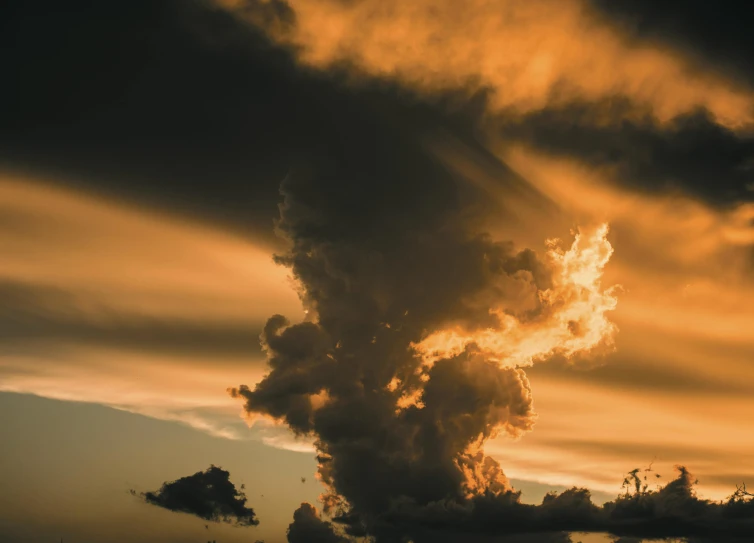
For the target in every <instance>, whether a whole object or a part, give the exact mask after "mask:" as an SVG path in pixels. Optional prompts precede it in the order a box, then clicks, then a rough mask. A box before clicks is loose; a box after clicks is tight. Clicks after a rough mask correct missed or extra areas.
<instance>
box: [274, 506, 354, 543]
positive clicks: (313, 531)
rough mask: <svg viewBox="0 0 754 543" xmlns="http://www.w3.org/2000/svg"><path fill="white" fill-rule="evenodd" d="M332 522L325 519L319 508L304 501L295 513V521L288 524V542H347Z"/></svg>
mask: <svg viewBox="0 0 754 543" xmlns="http://www.w3.org/2000/svg"><path fill="white" fill-rule="evenodd" d="M347 541H348V540H347V539H346V538H345V537H342V536H340V535H338V534H337V533H336V532H335V530H334V529H333V526H332V524H331V523H330V522H327V521H323V520H322V519H321V518H320V516H319V513H318V512H317V509H316V508H315V507H314V506H313V505H311V504H308V503H302V504H301V506H300V507H299V508H298V509H296V511H295V512H294V513H293V522H292V523H291V524H290V526H288V543H346V542H347Z"/></svg>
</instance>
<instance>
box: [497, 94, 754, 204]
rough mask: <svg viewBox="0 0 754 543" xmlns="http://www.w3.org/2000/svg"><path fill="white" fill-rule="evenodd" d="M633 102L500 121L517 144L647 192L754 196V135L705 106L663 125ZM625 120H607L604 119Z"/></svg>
mask: <svg viewBox="0 0 754 543" xmlns="http://www.w3.org/2000/svg"><path fill="white" fill-rule="evenodd" d="M633 110H635V106H634V105H632V104H631V103H630V102H628V101H626V100H623V99H618V98H616V99H615V100H614V101H610V102H603V103H574V104H571V105H569V106H565V107H561V108H555V107H551V108H546V109H543V110H540V111H536V112H533V113H530V114H527V115H523V116H521V117H517V118H513V119H501V120H500V123H501V129H500V130H501V132H502V134H503V135H504V136H505V137H508V138H510V139H511V140H513V141H524V142H526V143H528V144H530V145H533V146H534V147H535V148H538V149H542V150H544V151H546V152H549V153H552V154H554V155H560V156H562V157H566V158H575V159H581V160H583V161H584V162H586V163H588V164H590V165H594V166H604V167H610V168H613V169H614V171H615V173H616V176H617V178H618V180H619V181H621V182H622V183H624V184H625V185H626V186H627V187H629V188H633V189H637V190H641V191H649V192H656V191H683V192H687V193H691V194H692V195H693V196H696V197H700V198H703V199H705V200H707V201H710V202H713V203H716V204H724V203H729V202H733V201H738V200H741V199H751V198H754V136H752V135H746V134H737V133H735V132H733V131H731V130H729V129H727V128H725V127H723V126H720V125H719V124H716V123H715V122H714V121H713V120H712V119H711V118H710V116H709V114H708V113H707V112H705V111H703V110H700V111H698V112H696V113H693V114H688V115H683V116H680V117H677V118H676V119H674V120H673V121H671V122H669V123H665V124H664V125H659V124H658V123H657V122H656V120H655V119H654V118H653V117H652V116H651V114H650V113H649V112H648V111H647V112H646V114H644V115H636V116H633V117H632V116H630V115H627V114H626V113H627V112H631V111H633ZM623 117H625V119H624V120H622V121H621V122H616V123H612V122H605V119H606V118H612V119H621V118H623Z"/></svg>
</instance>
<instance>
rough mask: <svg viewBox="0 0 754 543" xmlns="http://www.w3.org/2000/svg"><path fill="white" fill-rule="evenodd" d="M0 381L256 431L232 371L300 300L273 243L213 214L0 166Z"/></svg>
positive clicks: (227, 430)
mask: <svg viewBox="0 0 754 543" xmlns="http://www.w3.org/2000/svg"><path fill="white" fill-rule="evenodd" d="M0 216H1V217H2V219H1V220H2V221H3V225H4V227H3V228H2V229H1V230H0V245H2V247H3V261H4V265H3V267H2V270H0V293H1V296H2V299H3V301H4V302H3V304H2V308H1V309H0V344H1V346H2V349H1V350H0V390H2V391H11V392H21V393H31V394H37V395H40V396H46V397H50V398H56V399H64V400H72V401H87V402H96V403H102V404H105V405H109V406H112V407H116V408H119V409H125V410H128V411H132V412H137V413H142V414H145V415H149V416H152V417H157V418H161V419H167V420H178V421H182V422H184V423H185V424H189V425H191V426H192V427H194V428H197V429H200V430H202V431H207V432H209V433H212V434H213V435H219V436H224V437H231V436H232V437H234V438H239V437H240V436H242V435H247V434H248V432H245V428H244V427H243V424H238V422H239V421H238V419H237V413H238V408H237V406H236V405H234V404H233V402H232V401H231V400H230V399H228V398H227V397H225V395H224V390H225V389H226V388H227V383H228V381H229V380H231V382H232V381H233V380H236V379H239V378H240V377H241V376H244V375H248V374H249V371H252V372H253V371H254V361H255V360H256V361H257V362H258V363H257V369H258V374H259V377H261V376H262V372H263V367H262V364H261V359H262V354H261V352H260V350H259V343H258V336H259V329H261V327H262V325H263V323H264V320H265V318H266V317H267V316H268V314H269V312H270V311H272V310H273V309H276V308H279V307H280V304H284V305H287V304H291V307H292V308H293V307H297V308H298V309H295V310H293V312H294V314H295V313H299V314H300V313H301V312H302V311H303V310H302V309H301V306H300V303H299V302H298V300H297V298H296V294H295V292H294V290H293V288H292V287H291V285H290V283H289V281H288V278H287V276H286V272H285V270H282V269H281V268H279V267H278V266H276V265H275V264H274V262H273V261H272V254H271V250H270V249H268V248H267V247H265V246H263V245H260V244H257V243H254V242H251V241H249V240H247V239H245V238H244V237H243V236H240V235H238V234H231V233H228V232H225V231H223V230H221V229H218V228H216V227H212V226H209V225H206V224H202V223H197V222H193V221H188V220H185V219H180V218H176V217H175V216H171V215H170V214H168V213H155V212H151V213H150V212H148V211H145V210H144V209H139V208H137V207H135V206H129V205H127V204H124V203H122V202H117V201H114V200H112V199H104V198H98V197H94V196H91V195H87V194H84V193H82V192H80V191H77V190H71V189H63V188H59V187H55V186H52V185H50V184H48V183H45V182H44V181H42V180H40V179H37V178H29V177H24V176H13V175H10V174H8V173H7V172H0Z"/></svg>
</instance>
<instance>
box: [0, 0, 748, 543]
mask: <svg viewBox="0 0 754 543" xmlns="http://www.w3.org/2000/svg"><path fill="white" fill-rule="evenodd" d="M261 5H262V4H261V3H260V4H256V3H253V2H252V3H249V7H250V9H262V8H261V7H260V6H261ZM268 5H269V4H268ZM623 5H626V6H627V5H628V4H627V3H624V4H623ZM634 5H635V6H641V5H644V6H647V7H645V8H642V9H644V10H645V11H643V12H642V13H649V11H648V10H650V9H651V8H650V7H648V6H649V4H643V3H637V4H634ZM272 6H273V9H272V10H271V11H267V12H265V13H264V17H263V18H264V19H265V20H266V24H268V25H273V24H282V25H285V24H295V14H291V13H290V11H288V10H287V9H285V6H284V5H282V4H280V3H275V4H273V5H272ZM0 9H1V10H2V11H0V25H1V26H0V40H2V42H0V51H1V52H0V60H2V65H3V66H4V71H5V73H6V76H7V79H9V80H12V81H14V82H15V83H16V84H14V85H4V86H3V87H2V90H0V93H1V94H0V104H1V105H0V117H2V118H3V123H0V160H2V161H3V162H4V163H6V164H10V165H13V166H18V167H24V168H31V167H34V168H40V169H47V170H50V171H52V172H54V173H60V174H65V175H69V176H72V177H81V178H82V179H83V180H84V181H85V182H86V183H87V184H88V186H94V187H96V188H98V189H101V190H104V191H108V192H115V193H118V194H125V195H129V196H134V195H137V196H138V197H139V198H140V199H144V200H150V201H157V202H159V203H166V204H169V205H170V206H172V207H174V208H178V209H182V210H186V211H193V212H198V213H201V214H205V215H210V216H212V217H213V218H214V219H215V220H230V221H231V222H233V223H234V224H239V223H240V224H243V225H246V226H248V225H252V226H253V227H255V228H259V229H262V230H267V229H268V228H269V226H270V225H271V221H272V218H273V215H274V214H275V205H276V202H277V199H278V182H279V180H280V179H282V178H285V181H284V183H283V185H282V192H283V196H284V203H283V204H282V207H281V210H280V221H279V223H278V229H279V231H280V232H281V233H282V235H283V237H284V238H285V239H286V240H287V241H288V242H289V243H290V249H289V250H288V251H287V252H285V253H284V254H282V255H281V256H280V257H279V262H280V263H281V264H283V265H286V266H288V267H290V268H291V269H292V270H293V272H294V274H295V276H296V278H297V279H298V280H299V282H300V283H301V288H302V297H303V299H304V301H305V303H306V304H307V305H308V307H309V308H310V309H311V311H312V314H313V315H315V314H316V320H312V321H310V322H305V323H300V324H291V323H289V322H288V321H287V320H286V319H285V317H282V316H274V317H272V318H271V319H270V320H269V322H268V323H267V325H266V327H265V329H264V333H263V336H262V339H263V344H264V347H265V348H266V349H267V352H268V355H269V362H270V370H271V371H270V373H269V375H268V376H267V377H266V378H265V379H264V380H263V381H262V382H261V383H260V384H259V385H257V386H256V387H255V388H253V389H251V388H249V387H243V386H241V387H239V388H238V389H234V390H233V394H234V395H235V396H238V397H241V398H243V400H244V401H245V405H246V409H247V411H248V412H249V414H252V415H253V414H262V415H267V416H270V417H273V418H276V419H278V420H283V421H284V422H285V423H287V424H288V426H290V427H291V428H292V429H293V430H294V431H295V432H296V433H299V434H307V435H310V436H313V437H315V438H316V439H317V448H318V450H319V456H318V460H319V476H320V478H321V480H322V481H323V482H324V483H325V485H326V486H327V488H328V494H327V495H326V496H325V498H324V503H325V506H326V509H327V511H328V512H329V513H332V514H333V515H335V519H334V520H337V521H338V522H334V523H333V524H328V523H327V522H325V521H323V520H322V519H321V518H319V516H318V514H317V512H316V510H314V509H313V508H312V507H311V506H308V505H306V504H304V505H302V506H301V508H299V509H298V510H297V511H296V513H295V515H294V523H293V524H292V525H291V527H290V530H289V540H290V541H291V542H295V541H318V540H319V541H333V542H339V541H344V537H345V536H342V535H339V534H338V533H336V532H337V529H336V525H337V526H340V527H342V529H343V530H344V531H345V532H346V533H347V534H350V535H351V536H357V535H361V534H364V533H370V534H373V535H375V536H376V537H377V538H378V539H379V540H380V541H403V540H404V538H406V537H411V538H413V540H414V541H415V542H417V543H418V542H422V541H426V542H429V541H432V542H437V541H458V540H463V541H472V539H471V538H472V537H474V538H476V539H478V540H480V541H484V540H488V541H493V540H495V539H496V538H497V539H498V540H499V539H500V537H502V535H501V534H510V533H517V532H519V533H522V534H528V533H530V532H553V531H554V532H556V534H555V535H552V536H549V535H548V536H544V535H542V536H540V535H537V537H540V538H542V537H552V538H553V540H554V541H558V540H560V541H566V540H567V536H564V535H562V533H561V532H563V531H571V530H588V531H610V532H612V533H616V534H625V535H628V536H671V535H685V536H708V535H711V534H719V535H720V537H722V536H725V535H731V536H734V535H738V534H745V533H748V532H747V531H746V530H750V529H751V516H752V511H751V502H744V501H741V500H739V501H735V500H734V501H731V502H727V503H726V504H723V505H718V504H710V503H708V502H704V501H702V500H699V499H698V498H696V497H695V496H694V495H693V492H692V485H691V481H690V479H689V476H688V474H687V473H686V472H681V476H680V477H679V478H678V479H677V480H676V481H674V482H672V483H670V484H669V485H668V486H666V487H665V488H664V489H663V490H662V491H659V492H656V493H650V494H647V493H639V494H638V495H635V496H627V497H624V498H621V499H619V500H616V501H615V502H612V503H610V504H607V505H606V506H605V507H603V508H598V507H596V506H595V505H593V504H592V503H591V499H590V496H589V494H588V492H587V491H585V490H579V489H572V490H569V491H566V492H564V493H562V494H560V495H558V496H549V497H548V498H546V499H545V501H544V502H543V503H542V504H541V505H540V506H528V505H524V504H521V503H520V500H519V496H518V494H516V493H515V492H513V491H512V489H511V488H510V485H509V483H508V481H507V479H506V477H505V475H504V473H503V471H502V469H501V467H500V466H499V465H498V464H497V463H496V462H495V461H493V460H492V459H490V458H489V457H485V455H484V453H483V451H482V449H481V448H480V447H479V445H480V444H481V443H483V442H484V440H485V439H487V438H489V437H491V436H493V435H495V434H496V433H498V432H501V431H504V432H508V433H510V434H512V435H520V434H521V433H524V432H526V431H528V430H529V429H530V428H531V427H532V424H533V422H534V420H535V416H534V406H533V400H532V395H531V390H530V386H529V382H528V379H527V376H526V374H525V373H524V372H523V370H521V369H520V368H501V367H499V366H498V365H497V364H496V363H494V362H492V361H490V360H487V359H485V358H484V356H483V355H482V354H481V353H479V352H478V350H476V349H475V347H474V346H473V345H472V346H471V347H470V348H468V349H467V350H466V351H465V352H463V353H461V354H460V355H458V356H455V357H452V358H446V359H442V360H439V361H438V362H437V363H436V364H435V365H434V366H433V367H432V368H431V369H426V370H422V366H421V360H420V359H419V358H418V357H417V356H415V355H414V354H413V353H412V351H411V350H410V348H409V347H410V345H411V343H412V342H416V341H420V340H421V339H422V338H423V337H425V335H426V333H427V332H428V331H432V330H436V329H438V328H441V327H443V326H446V325H461V326H463V327H465V328H468V329H480V328H484V327H486V326H488V325H489V324H490V319H491V318H492V317H491V315H490V314H489V311H488V310H489V308H490V306H491V305H493V304H494V305H499V306H503V307H505V309H506V310H508V312H510V313H512V314H516V315H517V316H518V317H519V318H521V319H532V320H536V319H537V318H538V317H539V316H540V315H541V312H543V311H544V310H545V309H544V308H542V307H541V306H540V305H539V304H538V303H537V298H536V292H537V291H539V290H542V289H544V288H546V287H547V286H548V284H549V282H550V277H549V270H548V269H547V267H546V266H545V265H544V264H543V263H542V262H541V261H540V259H539V258H538V257H537V255H535V254H534V253H533V252H532V251H529V250H523V251H521V250H518V249H515V248H513V247H512V246H511V245H510V244H507V243H502V242H497V241H493V240H491V239H490V238H488V237H486V236H485V235H483V234H482V232H481V229H480V222H479V220H480V218H481V217H483V216H484V215H485V214H486V213H489V212H490V211H492V210H493V209H494V205H495V204H494V203H492V202H490V201H489V199H488V198H486V197H485V196H484V195H482V194H480V193H478V192H476V190H475V189H473V188H472V187H470V186H467V185H465V184H463V183H459V177H460V176H459V175H457V174H456V173H454V172H451V171H449V170H448V168H446V167H445V166H444V165H442V164H440V163H439V162H438V161H437V160H436V158H435V157H434V156H432V155H431V154H429V153H427V151H426V149H425V148H424V147H423V146H421V145H420V144H419V143H418V140H419V137H420V136H422V135H424V134H425V133H427V132H432V131H434V130H437V129H440V128H442V129H447V130H449V131H451V132H453V133H454V135H455V136H456V137H459V138H460V139H461V140H462V141H463V142H465V144H466V145H468V146H470V147H472V148H473V149H474V150H475V151H476V152H479V153H484V149H483V148H480V147H482V146H481V145H480V144H479V143H478V142H477V141H476V140H475V139H474V137H473V136H474V134H475V133H476V129H479V128H480V124H481V120H482V119H484V120H485V121H486V122H487V123H491V125H492V128H493V129H494V130H496V131H498V132H499V133H502V134H503V135H504V136H506V137H508V138H510V139H512V140H516V141H522V140H523V141H525V142H527V143H531V144H533V145H534V146H536V147H539V148H543V149H545V150H547V151H549V152H552V153H554V154H563V155H568V156H577V157H580V158H583V159H585V160H588V161H589V162H591V163H596V164H600V165H608V166H612V167H615V168H616V170H617V172H618V174H619V178H620V180H621V181H622V182H623V183H625V184H627V185H629V186H635V187H640V188H642V189H644V190H657V189H658V188H659V189H663V190H664V189H665V188H667V187H668V186H669V185H670V186H680V188H681V189H683V190H687V191H691V192H694V193H696V194H698V195H701V196H703V197H705V198H707V199H711V200H716V201H717V200H721V199H722V200H731V199H733V200H735V199H740V198H743V197H745V196H746V195H747V194H748V193H747V190H748V189H747V187H748V185H749V184H750V183H751V176H750V172H751V165H752V163H751V157H752V141H751V139H750V138H747V137H745V136H741V135H737V134H734V133H732V132H728V131H726V130H724V129H722V128H720V127H719V126H717V125H715V124H714V123H712V122H711V121H710V120H709V118H708V116H707V114H706V113H705V112H699V113H698V114H695V115H690V116H687V117H684V118H681V119H677V120H676V121H675V122H674V123H671V124H670V125H666V126H663V127H659V126H657V125H656V124H655V123H654V122H653V121H652V120H651V119H650V118H647V119H646V121H630V122H628V121H627V122H621V123H608V124H607V125H605V124H601V123H600V122H598V118H599V117H601V116H604V115H605V113H606V111H607V112H608V114H609V113H610V109H611V108H617V109H619V110H620V109H621V108H629V109H630V108H633V107H634V105H633V104H630V103H625V102H618V101H616V102H615V103H610V104H572V105H570V106H569V107H565V108H560V109H557V110H553V109H551V108H550V109H544V110H542V111H539V112H536V113H533V114H530V115H527V116H525V117H523V118H516V119H511V118H508V117H505V116H501V117H496V118H489V117H487V115H486V113H485V112H486V108H485V93H484V91H483V90H480V92H478V93H476V94H474V96H473V97H472V98H469V93H468V90H467V89H458V91H457V93H455V92H448V93H447V95H443V96H425V97H423V98H419V97H417V96H416V95H413V94H409V93H407V92H404V91H403V90H401V89H400V88H398V87H397V86H396V85H394V84H390V83H386V82H384V81H380V82H377V81H371V80H369V79H368V78H364V81H362V85H360V86H359V87H358V88H354V87H350V86H348V85H346V84H345V83H344V82H343V79H344V78H343V77H342V74H341V73H327V74H317V73H313V72H311V71H308V70H304V69H301V68H300V67H297V65H296V63H295V61H294V55H293V54H292V53H291V52H290V51H286V50H285V49H282V48H279V47H275V46H272V45H271V44H270V43H269V41H268V40H267V39H266V38H265V37H264V33H263V32H262V31H260V30H258V29H254V28H253V27H249V26H247V25H244V24H242V23H240V22H239V21H237V20H235V19H234V18H233V17H231V16H230V15H229V14H227V13H225V12H223V11H222V10H219V9H217V8H215V7H212V6H211V5H210V4H209V3H204V2H198V1H190V2H183V1H177V0H131V1H128V2H107V3H105V2H97V1H94V0H89V1H85V0H75V1H72V2H67V3H62V2H52V1H50V2H34V3H30V2H23V1H11V2H5V3H3V6H2V8H0ZM646 20H654V19H652V18H651V16H649V15H647V16H646ZM690 20H691V19H688V21H690ZM652 24H654V23H652ZM695 24H696V23H694V24H691V23H682V30H681V31H679V32H680V33H679V35H681V34H682V35H683V36H694V35H706V34H705V30H704V29H701V30H699V29H697V27H696V26H695ZM683 25H685V26H683ZM650 26H651V25H650ZM657 28H661V27H657ZM689 29H691V30H689ZM695 32H696V33H697V34H694V33H695ZM684 39H685V38H684ZM709 39H710V40H712V38H709ZM731 39H732V40H733V41H730V42H728V43H729V45H725V46H724V47H727V48H728V49H731V50H732V49H733V48H734V46H733V45H732V44H734V43H739V42H737V41H735V40H739V41H740V40H745V39H746V38H745V37H744V35H743V34H740V35H739V36H738V37H736V38H731ZM740 43H743V41H740ZM726 50H727V49H726ZM735 62H737V63H739V64H740V65H741V66H745V65H746V64H745V63H746V62H747V58H744V56H742V57H741V58H740V59H737V60H735ZM631 118H635V115H634V116H632V117H631ZM489 126H490V124H487V127H489ZM503 171H504V173H505V175H502V174H501V179H499V180H498V181H500V182H501V184H503V185H505V184H506V183H507V184H509V185H514V184H516V183H520V182H521V180H520V179H518V178H516V177H515V176H514V174H513V173H512V172H509V171H507V170H505V169H503ZM106 179H110V180H111V181H110V182H106V181H103V180H106ZM17 325H18V326H19V330H20V332H19V333H23V323H17ZM50 326H51V327H56V326H58V324H55V323H53V324H50ZM129 333H132V334H134V335H135V336H139V337H138V338H137V339H138V340H139V341H140V342H144V341H145V338H144V337H141V335H140V334H143V333H144V332H143V331H129V330H128V329H120V330H119V331H118V332H117V334H116V333H113V336H128V335H129ZM96 334H97V335H98V336H100V337H101V336H102V330H98V331H97V332H96ZM105 335H107V334H105ZM115 339H117V340H120V338H115ZM146 342H147V343H149V341H148V338H146ZM228 342H229V343H230V342H231V340H230V339H228ZM422 371H424V373H422ZM424 378H426V379H424ZM419 392H421V393H422V395H421V402H422V404H423V408H422V409H418V408H417V407H416V405H412V401H410V400H411V398H412V397H414V396H417V395H418V393H419ZM416 401H418V396H417V397H415V398H414V402H413V403H414V404H415V403H416ZM228 477H229V475H228V473H227V472H224V471H222V470H220V469H219V468H214V467H213V468H210V469H209V470H208V471H206V472H199V473H197V474H195V475H192V476H190V477H186V478H182V479H179V480H178V481H175V482H173V483H166V484H165V485H163V488H162V489H161V490H160V491H159V492H150V493H146V494H144V495H143V497H144V499H145V500H146V501H147V502H149V503H153V504H155V505H158V506H161V507H165V508H167V509H171V510H175V511H185V512H188V513H191V514H195V515H197V516H200V517H201V518H205V519H208V520H229V521H231V522H232V521H235V522H238V523H240V524H246V525H252V524H256V522H257V521H256V517H255V516H254V513H253V511H252V510H251V509H249V508H247V507H246V506H245V498H244V496H243V494H242V493H239V492H238V491H237V490H236V489H235V487H234V486H233V485H232V484H231V483H230V481H229V478H228ZM210 485H211V487H210ZM471 534H473V536H472V535H471ZM526 537H529V536H528V535H527V536H526ZM317 538H319V539H317Z"/></svg>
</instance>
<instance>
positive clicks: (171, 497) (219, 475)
mask: <svg viewBox="0 0 754 543" xmlns="http://www.w3.org/2000/svg"><path fill="white" fill-rule="evenodd" d="M132 493H133V491H132ZM139 496H140V497H141V498H142V499H144V501H145V502H147V503H149V504H152V505H156V506H158V507H162V508H164V509H168V510H170V511H176V512H180V513H189V514H190V515H194V516H197V517H199V518H202V519H204V520H208V521H212V522H226V523H229V524H236V525H238V526H256V525H258V524H259V520H258V519H257V517H256V515H255V513H254V510H253V509H251V508H250V507H247V506H246V495H245V494H244V493H243V491H240V490H237V489H236V487H235V485H234V484H233V483H232V482H231V481H230V473H229V472H227V471H225V470H223V469H221V468H218V467H217V466H210V467H209V468H207V470H205V471H198V472H196V473H195V474H193V475H189V476H187V477H181V478H180V479H178V480H176V481H172V482H166V483H164V484H163V485H162V487H161V488H160V490H158V491H154V492H143V493H141V494H140V495H139Z"/></svg>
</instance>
